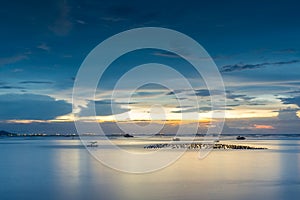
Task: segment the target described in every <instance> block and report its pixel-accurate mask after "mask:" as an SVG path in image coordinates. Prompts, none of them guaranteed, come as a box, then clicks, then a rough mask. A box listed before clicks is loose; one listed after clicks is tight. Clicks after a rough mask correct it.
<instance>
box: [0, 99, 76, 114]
mask: <svg viewBox="0 0 300 200" xmlns="http://www.w3.org/2000/svg"><path fill="white" fill-rule="evenodd" d="M0 110H1V112H0V120H14V119H17V120H27V119H28V120H51V119H55V118H56V117H58V116H61V115H65V114H68V113H70V112H72V106H71V104H69V103H67V102H66V101H63V100H55V99H54V98H52V97H49V96H46V95H37V94H3V95H0Z"/></svg>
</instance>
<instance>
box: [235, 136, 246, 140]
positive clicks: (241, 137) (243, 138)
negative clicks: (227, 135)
mask: <svg viewBox="0 0 300 200" xmlns="http://www.w3.org/2000/svg"><path fill="white" fill-rule="evenodd" d="M236 139H237V140H245V139H246V138H245V137H243V136H240V135H239V136H237V137H236Z"/></svg>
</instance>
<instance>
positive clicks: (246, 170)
mask: <svg viewBox="0 0 300 200" xmlns="http://www.w3.org/2000/svg"><path fill="white" fill-rule="evenodd" d="M1 142H3V141H1ZM8 142H11V144H8V143H7V144H6V145H2V144H1V145H0V158H1V162H0V180H1V182H0V184H1V187H0V196H1V200H3V199H4V200H6V199H59V200H60V199H75V200H76V199H78V200H79V199H92V200H93V199H105V200H109V199H125V200H126V199H130V200H131V199H146V200H147V199H149V200H150V199H166V200H168V199H172V200H173V199H243V200H245V199H246V200H247V199H274V200H276V199H291V198H294V199H296V197H297V196H299V195H300V190H299V189H300V184H299V180H300V173H299V168H300V167H299V166H300V154H299V150H300V149H299V147H300V143H299V141H294V140H291V141H279V140H274V141H262V143H265V144H266V145H269V146H272V147H276V148H274V149H270V150H259V151H237V150H235V151H234V150H233V151H232V150H229V151H213V152H212V153H211V154H209V156H208V157H206V158H205V159H203V160H198V159H197V158H198V152H196V151H188V152H187V153H186V154H184V155H183V157H181V158H180V159H179V160H178V161H177V162H175V163H174V164H173V165H171V166H170V167H168V168H165V169H162V170H160V171H157V172H155V173H149V174H142V175H135V174H125V173H120V172H118V171H115V170H112V169H110V168H107V167H105V166H103V165H102V164H101V163H99V162H98V161H97V160H95V159H94V158H93V157H91V156H90V155H89V154H88V152H87V151H86V150H85V149H83V148H81V145H80V141H76V140H43V141H26V142H24V141H23V142H22V141H18V142H16V141H8ZM14 142H15V143H14ZM76 146H77V147H78V148H75V147H76ZM137 164H143V163H137Z"/></svg>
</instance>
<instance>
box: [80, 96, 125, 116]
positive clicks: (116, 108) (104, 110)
mask: <svg viewBox="0 0 300 200" xmlns="http://www.w3.org/2000/svg"><path fill="white" fill-rule="evenodd" d="M121 105H122V104H121V103H116V102H114V101H111V100H109V99H105V100H99V101H94V102H92V101H89V103H88V104H87V106H86V107H82V108H81V111H80V116H88V115H90V109H91V108H92V106H95V111H96V115H97V116H109V115H112V114H120V113H124V112H128V111H130V109H126V108H122V107H121Z"/></svg>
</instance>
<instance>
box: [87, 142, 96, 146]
mask: <svg viewBox="0 0 300 200" xmlns="http://www.w3.org/2000/svg"><path fill="white" fill-rule="evenodd" d="M87 147H98V145H97V141H93V142H90V144H88V145H87Z"/></svg>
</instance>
